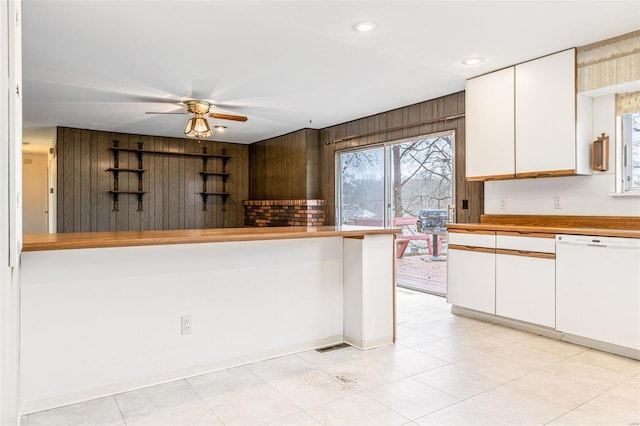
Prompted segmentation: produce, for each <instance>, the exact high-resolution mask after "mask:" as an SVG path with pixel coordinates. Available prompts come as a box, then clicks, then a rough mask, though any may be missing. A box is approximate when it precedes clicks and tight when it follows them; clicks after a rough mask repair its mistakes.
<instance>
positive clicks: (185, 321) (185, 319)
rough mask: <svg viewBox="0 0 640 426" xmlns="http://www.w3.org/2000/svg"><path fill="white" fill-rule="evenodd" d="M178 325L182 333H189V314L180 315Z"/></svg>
mask: <svg viewBox="0 0 640 426" xmlns="http://www.w3.org/2000/svg"><path fill="white" fill-rule="evenodd" d="M180 325H181V330H182V334H191V315H183V316H182V317H180Z"/></svg>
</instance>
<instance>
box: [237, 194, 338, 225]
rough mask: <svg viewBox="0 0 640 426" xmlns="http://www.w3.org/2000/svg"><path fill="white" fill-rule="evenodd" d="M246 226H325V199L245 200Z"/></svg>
mask: <svg viewBox="0 0 640 426" xmlns="http://www.w3.org/2000/svg"><path fill="white" fill-rule="evenodd" d="M242 204H243V205H244V225H245V226H323V225H324V218H325V215H324V200H248V201H243V202H242Z"/></svg>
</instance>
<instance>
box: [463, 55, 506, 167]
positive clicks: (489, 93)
mask: <svg viewBox="0 0 640 426" xmlns="http://www.w3.org/2000/svg"><path fill="white" fill-rule="evenodd" d="M465 96H466V99H465V105H466V107H465V108H466V142H465V143H466V177H467V179H470V180H484V178H486V177H494V178H508V177H513V176H514V173H515V169H514V128H513V126H514V105H515V104H514V68H513V67H509V68H506V69H503V70H500V71H496V72H492V73H490V74H486V75H483V76H480V77H476V78H472V79H471V80H468V81H467V90H466V95H465Z"/></svg>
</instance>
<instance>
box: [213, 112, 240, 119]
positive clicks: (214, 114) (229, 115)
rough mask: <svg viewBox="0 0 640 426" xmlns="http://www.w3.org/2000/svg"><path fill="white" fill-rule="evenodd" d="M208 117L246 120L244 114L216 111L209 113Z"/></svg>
mask: <svg viewBox="0 0 640 426" xmlns="http://www.w3.org/2000/svg"><path fill="white" fill-rule="evenodd" d="M209 117H213V118H218V119H220V120H233V121H247V117H245V116H244V115H231V114H219V113H217V112H212V113H210V114H209Z"/></svg>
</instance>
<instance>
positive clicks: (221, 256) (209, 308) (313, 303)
mask: <svg viewBox="0 0 640 426" xmlns="http://www.w3.org/2000/svg"><path fill="white" fill-rule="evenodd" d="M383 237H387V239H386V246H387V248H389V250H388V252H385V257H384V258H383V259H385V260H388V262H387V263H391V262H392V257H391V254H390V253H391V248H390V247H391V246H392V236H391V235H386V236H383ZM387 255H388V256H387ZM22 257H23V267H22V273H23V277H22V300H21V303H22V313H21V322H22V324H21V327H22V329H21V353H20V357H21V365H22V368H21V387H22V407H23V410H24V412H33V411H39V410H42V409H46V408H50V407H54V406H60V405H65V404H69V403H73V402H78V401H81V400H86V399H91V398H96V397H99V396H104V395H110V394H113V393H118V392H123V391H127V390H130V389H133V388H138V387H143V386H149V385H152V384H156V383H160V382H163V381H168V380H175V379H178V378H183V377H186V376H190V375H196V374H202V373H205V372H208V371H213V370H216V369H220V368H226V367H230V366H233V365H238V364H244V363H247V362H251V361H256V360H260V359H265V358H268V357H272V356H276V355H282V354H283V353H291V352H295V351H300V350H305V349H311V348H315V347H319V346H322V345H326V344H335V343H340V342H342V341H343V340H342V339H343V250H342V237H331V238H308V239H296V240H274V241H253V242H232V243H207V244H178V245H170V246H147V247H122V248H106V249H85V250H53V251H41V252H25V253H23V255H22ZM378 263H385V262H384V261H380V260H378ZM391 281H392V280H391V279H388V281H387V282H386V284H387V286H386V287H387V288H389V289H391V287H392V286H391ZM389 296H391V293H390V294H389ZM182 315H191V318H192V326H193V333H192V334H188V335H181V333H180V317H181V316H182ZM386 320H387V322H388V323H392V313H391V312H389V315H387V316H386Z"/></svg>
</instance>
